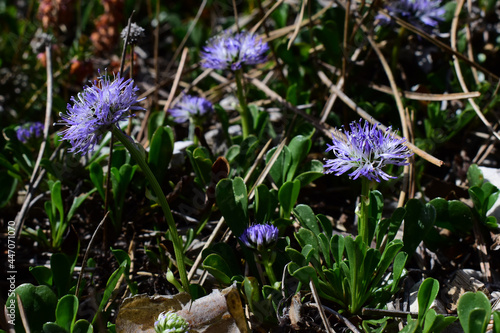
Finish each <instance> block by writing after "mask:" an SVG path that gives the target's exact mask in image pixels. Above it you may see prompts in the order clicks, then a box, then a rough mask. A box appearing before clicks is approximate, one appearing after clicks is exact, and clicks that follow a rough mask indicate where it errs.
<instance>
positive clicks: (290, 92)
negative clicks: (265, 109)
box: [286, 83, 298, 105]
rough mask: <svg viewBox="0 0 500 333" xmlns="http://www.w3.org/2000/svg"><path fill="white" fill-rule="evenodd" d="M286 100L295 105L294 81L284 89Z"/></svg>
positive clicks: (295, 88)
mask: <svg viewBox="0 0 500 333" xmlns="http://www.w3.org/2000/svg"><path fill="white" fill-rule="evenodd" d="M286 100H287V102H289V103H290V104H292V105H297V103H298V100H297V83H294V84H292V85H290V87H288V90H287V91H286Z"/></svg>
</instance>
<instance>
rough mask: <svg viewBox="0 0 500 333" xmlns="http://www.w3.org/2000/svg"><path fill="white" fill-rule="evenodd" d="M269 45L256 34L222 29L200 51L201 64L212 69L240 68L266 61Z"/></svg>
mask: <svg viewBox="0 0 500 333" xmlns="http://www.w3.org/2000/svg"><path fill="white" fill-rule="evenodd" d="M268 50H269V46H268V45H267V43H266V42H263V41H262V39H261V38H258V37H257V35H255V34H252V33H249V32H246V31H242V32H241V33H237V34H234V35H233V34H231V33H230V32H228V31H224V32H223V33H222V34H221V35H218V36H215V37H212V38H210V39H209V40H208V42H207V45H206V46H205V47H204V48H203V51H202V52H201V57H202V62H201V65H202V66H203V67H205V68H214V69H231V70H237V69H240V68H241V66H242V65H243V64H247V65H257V64H261V63H264V62H266V60H267V58H266V52H267V51H268Z"/></svg>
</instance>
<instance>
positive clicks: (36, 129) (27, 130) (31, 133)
mask: <svg viewBox="0 0 500 333" xmlns="http://www.w3.org/2000/svg"><path fill="white" fill-rule="evenodd" d="M42 133H43V124H42V123H41V122H38V121H37V122H29V123H26V124H23V125H21V126H19V128H18V129H17V130H16V135H17V139H18V140H19V141H21V142H27V141H28V140H29V139H31V138H39V137H40V136H42Z"/></svg>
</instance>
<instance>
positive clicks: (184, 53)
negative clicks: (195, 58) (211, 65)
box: [163, 47, 189, 112]
mask: <svg viewBox="0 0 500 333" xmlns="http://www.w3.org/2000/svg"><path fill="white" fill-rule="evenodd" d="M188 52H189V49H188V48H187V47H185V48H184V50H182V55H181V60H180V62H179V67H178V68H177V73H176V74H175V78H174V83H173V84H172V88H171V89H170V94H169V95H168V99H167V103H165V106H164V107H163V111H164V112H167V111H168V109H170V105H171V104H172V101H173V99H174V96H175V91H176V90H177V87H178V86H179V81H180V79H181V76H182V71H183V69H184V64H185V63H186V59H187V54H188Z"/></svg>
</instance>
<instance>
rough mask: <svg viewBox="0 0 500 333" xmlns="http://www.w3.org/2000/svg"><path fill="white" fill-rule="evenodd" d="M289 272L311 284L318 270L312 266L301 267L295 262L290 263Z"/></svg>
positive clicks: (301, 280) (303, 281) (304, 282)
mask: <svg viewBox="0 0 500 333" xmlns="http://www.w3.org/2000/svg"><path fill="white" fill-rule="evenodd" d="M288 272H289V273H290V275H291V276H293V277H295V278H297V279H298V280H299V281H300V282H302V283H303V284H309V281H311V279H314V278H315V277H316V271H315V270H314V268H313V267H311V266H304V267H300V266H298V265H297V264H295V263H293V262H292V263H290V264H289V265H288Z"/></svg>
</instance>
